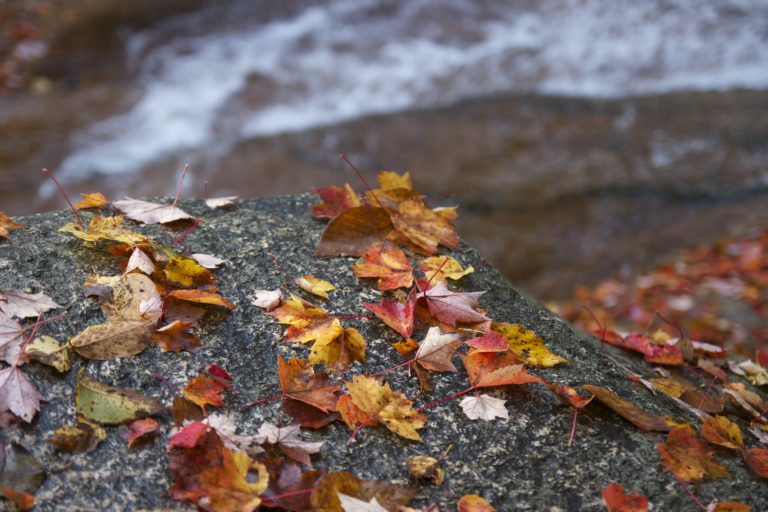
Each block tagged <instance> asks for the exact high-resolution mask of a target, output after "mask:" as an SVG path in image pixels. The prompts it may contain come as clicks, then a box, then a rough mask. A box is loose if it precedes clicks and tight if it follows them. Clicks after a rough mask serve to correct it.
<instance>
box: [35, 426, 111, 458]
mask: <svg viewBox="0 0 768 512" xmlns="http://www.w3.org/2000/svg"><path fill="white" fill-rule="evenodd" d="M106 438H107V432H106V430H104V428H102V427H100V426H99V425H91V424H89V423H78V424H77V425H65V426H63V427H59V428H57V429H56V430H55V431H54V432H53V434H52V435H51V437H49V438H48V443H50V444H52V445H53V447H54V448H56V450H58V451H60V452H64V453H87V452H90V451H92V450H95V449H96V447H97V446H99V444H101V442H102V441H104V440H105V439H106Z"/></svg>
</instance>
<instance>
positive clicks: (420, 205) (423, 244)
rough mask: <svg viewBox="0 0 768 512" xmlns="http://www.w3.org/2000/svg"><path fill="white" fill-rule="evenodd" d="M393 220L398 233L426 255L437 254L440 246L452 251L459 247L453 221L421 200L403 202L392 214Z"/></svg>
mask: <svg viewBox="0 0 768 512" xmlns="http://www.w3.org/2000/svg"><path fill="white" fill-rule="evenodd" d="M391 218H392V225H393V226H394V227H395V229H396V230H397V231H396V233H397V234H398V235H402V236H403V237H404V238H405V240H407V241H408V242H410V244H411V245H413V246H414V247H415V248H416V249H418V250H420V251H421V252H424V253H426V254H429V255H432V254H436V253H437V247H438V245H444V246H446V247H448V248H451V249H453V248H456V247H458V245H459V237H458V235H457V234H456V230H455V229H454V227H453V224H452V223H451V221H450V220H449V219H447V218H446V217H444V216H443V215H440V214H439V213H437V212H435V211H434V210H430V209H429V208H427V207H426V206H425V205H424V202H423V201H421V200H416V199H408V200H405V201H403V202H402V203H400V204H399V205H398V208H397V211H396V212H392V215H391ZM398 241H399V240H398Z"/></svg>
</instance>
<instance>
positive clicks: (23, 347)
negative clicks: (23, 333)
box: [13, 315, 43, 367]
mask: <svg viewBox="0 0 768 512" xmlns="http://www.w3.org/2000/svg"><path fill="white" fill-rule="evenodd" d="M42 317H43V315H37V321H36V322H35V326H34V328H33V329H32V334H30V335H29V336H27V339H26V340H24V343H22V345H21V347H20V349H19V355H17V356H16V361H14V362H13V366H14V367H16V366H19V361H21V360H22V358H23V357H24V353H25V352H26V351H27V345H29V343H30V342H31V341H32V339H33V338H34V337H35V333H36V332H37V328H38V327H40V319H41V318H42Z"/></svg>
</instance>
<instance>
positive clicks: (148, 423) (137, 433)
mask: <svg viewBox="0 0 768 512" xmlns="http://www.w3.org/2000/svg"><path fill="white" fill-rule="evenodd" d="M126 426H127V427H128V432H123V433H122V434H121V437H122V438H123V439H125V440H126V441H128V448H133V447H134V446H135V445H136V443H137V442H139V441H142V440H144V439H146V437H145V436H147V435H148V434H151V433H152V432H154V431H155V430H157V427H158V425H157V421H155V420H154V419H152V418H142V419H140V420H136V421H132V422H131V423H129V424H128V425H126Z"/></svg>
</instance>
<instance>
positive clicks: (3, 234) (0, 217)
mask: <svg viewBox="0 0 768 512" xmlns="http://www.w3.org/2000/svg"><path fill="white" fill-rule="evenodd" d="M23 227H24V226H22V225H21V224H19V223H18V222H16V221H14V220H13V219H12V218H10V217H9V216H7V215H6V214H5V213H3V212H0V238H8V235H9V234H10V232H11V231H13V230H14V229H21V228H23Z"/></svg>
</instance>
